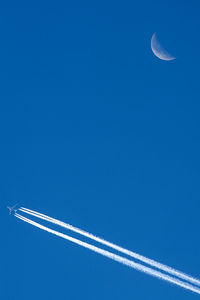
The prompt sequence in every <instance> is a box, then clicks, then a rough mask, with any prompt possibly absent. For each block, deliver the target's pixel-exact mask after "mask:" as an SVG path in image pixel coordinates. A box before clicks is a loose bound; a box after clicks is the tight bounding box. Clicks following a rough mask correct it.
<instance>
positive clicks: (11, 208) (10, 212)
mask: <svg viewBox="0 0 200 300" xmlns="http://www.w3.org/2000/svg"><path fill="white" fill-rule="evenodd" d="M16 206H17V204H15V205H14V206H12V207H11V206H7V208H8V209H9V215H11V214H12V213H13V212H14V214H15V213H16V211H17V209H14V208H15V207H16Z"/></svg>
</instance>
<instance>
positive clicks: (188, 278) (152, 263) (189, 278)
mask: <svg viewBox="0 0 200 300" xmlns="http://www.w3.org/2000/svg"><path fill="white" fill-rule="evenodd" d="M19 210H20V211H22V212H24V213H27V214H30V215H32V216H35V217H38V218H40V219H43V220H46V221H49V222H51V223H54V224H56V225H59V226H61V227H63V228H66V229H68V230H71V231H73V232H76V233H79V234H80V235H83V236H85V237H87V238H90V239H92V240H94V241H96V242H99V243H101V244H103V245H105V246H108V247H110V248H112V249H115V250H116V251H119V252H121V253H124V254H126V255H128V256H131V257H133V258H135V259H137V260H139V261H142V262H143V263H146V264H148V265H150V266H152V267H155V268H157V269H159V270H162V271H164V272H167V273H168V274H171V275H174V276H176V277H179V278H180V279H183V280H186V281H188V282H190V283H192V284H195V285H198V286H200V280H198V279H197V278H194V277H192V276H189V275H187V274H185V273H183V272H180V271H178V270H176V269H173V268H171V267H168V266H166V265H164V264H161V263H159V262H156V261H155V260H152V259H149V258H147V257H145V256H142V255H140V254H138V253H136V252H133V251H130V250H127V249H125V248H122V247H120V246H118V245H116V244H114V243H111V242H108V241H106V240H104V239H102V238H100V237H97V236H95V235H93V234H91V233H89V232H86V231H84V230H82V229H79V228H77V227H74V226H72V225H70V224H67V223H64V222H61V221H59V220H57V219H54V218H51V217H48V216H47V215H44V214H41V213H38V212H36V211H34V210H30V209H27V208H24V207H21V208H20V209H19Z"/></svg>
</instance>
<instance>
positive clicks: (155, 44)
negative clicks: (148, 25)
mask: <svg viewBox="0 0 200 300" xmlns="http://www.w3.org/2000/svg"><path fill="white" fill-rule="evenodd" d="M151 50H152V51H153V53H154V55H155V56H157V57H158V58H160V59H162V60H166V61H170V60H174V59H176V57H174V56H172V55H171V54H169V53H168V52H167V51H166V50H165V49H164V48H163V47H162V45H161V44H160V42H159V41H158V39H157V36H156V33H154V34H153V35H152V38H151Z"/></svg>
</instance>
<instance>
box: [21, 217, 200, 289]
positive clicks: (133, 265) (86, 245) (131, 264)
mask: <svg viewBox="0 0 200 300" xmlns="http://www.w3.org/2000/svg"><path fill="white" fill-rule="evenodd" d="M15 217H17V218H18V219H21V220H22V221H24V222H27V223H29V224H31V225H33V226H36V227H38V228H40V229H43V230H45V231H47V232H50V233H52V234H54V235H56V236H59V237H62V238H64V239H66V240H68V241H71V242H73V243H75V244H77V245H80V246H82V247H84V248H87V249H90V250H91V251H94V252H96V253H99V254H101V255H103V256H105V257H108V258H110V259H112V260H115V261H117V262H119V263H122V264H124V265H126V266H129V267H131V268H133V269H136V270H138V271H141V272H144V273H146V274H149V275H151V276H154V277H157V278H159V279H162V280H166V281H168V282H171V283H173V284H175V285H178V286H180V287H183V288H185V289H187V290H190V291H193V292H195V293H197V294H200V289H199V288H198V287H195V286H193V285H191V284H189V283H186V282H183V281H181V280H179V279H177V278H174V277H171V276H169V275H166V274H163V273H161V272H159V271H156V270H154V269H151V268H149V267H146V266H143V265H142V264H138V263H135V262H133V261H131V260H129V259H127V258H124V257H121V256H119V255H116V254H114V253H112V252H109V251H106V250H103V249H101V248H98V247H96V246H93V245H91V244H89V243H86V242H83V241H81V240H79V239H76V238H73V237H71V236H69V235H66V234H63V233H61V232H58V231H56V230H53V229H50V228H48V227H46V226H43V225H41V224H39V223H37V222H35V221H32V220H30V219H28V218H25V217H23V216H21V215H19V214H18V213H15Z"/></svg>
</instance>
